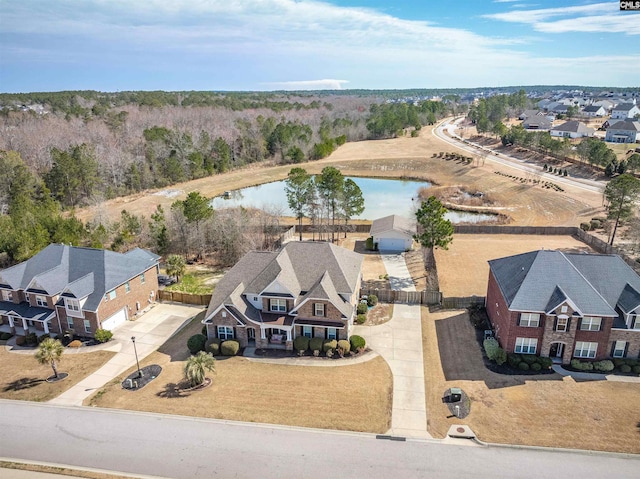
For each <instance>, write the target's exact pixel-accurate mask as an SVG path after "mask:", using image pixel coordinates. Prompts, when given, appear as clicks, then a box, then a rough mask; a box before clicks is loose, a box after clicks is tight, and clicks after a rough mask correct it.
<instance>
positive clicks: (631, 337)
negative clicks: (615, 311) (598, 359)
mask: <svg viewBox="0 0 640 479" xmlns="http://www.w3.org/2000/svg"><path fill="white" fill-rule="evenodd" d="M616 341H626V342H627V352H626V355H625V357H626V358H630V359H640V330H629V329H612V330H611V334H610V335H609V344H608V348H607V354H608V355H612V354H613V346H614V344H615V342H616Z"/></svg>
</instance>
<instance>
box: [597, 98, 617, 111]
mask: <svg viewBox="0 0 640 479" xmlns="http://www.w3.org/2000/svg"><path fill="white" fill-rule="evenodd" d="M592 105H593V106H601V107H602V108H604V109H605V112H606V113H608V112H610V111H611V110H612V109H613V107H614V106H615V105H616V104H615V103H614V102H612V101H611V100H598V101H594V102H593V103H592Z"/></svg>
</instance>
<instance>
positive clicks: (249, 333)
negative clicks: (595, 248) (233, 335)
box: [247, 328, 256, 341]
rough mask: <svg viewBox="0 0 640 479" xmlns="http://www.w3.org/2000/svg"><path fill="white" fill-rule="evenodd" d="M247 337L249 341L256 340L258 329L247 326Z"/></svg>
mask: <svg viewBox="0 0 640 479" xmlns="http://www.w3.org/2000/svg"><path fill="white" fill-rule="evenodd" d="M247 339H248V340H249V341H255V340H256V330H255V329H254V328H247Z"/></svg>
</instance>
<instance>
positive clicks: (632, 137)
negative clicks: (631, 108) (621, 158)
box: [605, 120, 640, 143]
mask: <svg viewBox="0 0 640 479" xmlns="http://www.w3.org/2000/svg"><path fill="white" fill-rule="evenodd" d="M638 139H640V122H639V121H632V120H619V121H610V122H609V125H608V126H607V133H606V135H605V141H610V142H612V143H635V142H636V141H637V140H638Z"/></svg>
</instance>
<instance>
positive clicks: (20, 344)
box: [16, 336, 25, 346]
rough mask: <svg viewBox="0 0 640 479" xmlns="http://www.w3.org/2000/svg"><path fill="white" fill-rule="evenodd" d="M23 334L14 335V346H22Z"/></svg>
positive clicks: (23, 341)
mask: <svg viewBox="0 0 640 479" xmlns="http://www.w3.org/2000/svg"><path fill="white" fill-rule="evenodd" d="M24 343H25V339H24V336H16V346H24Z"/></svg>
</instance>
